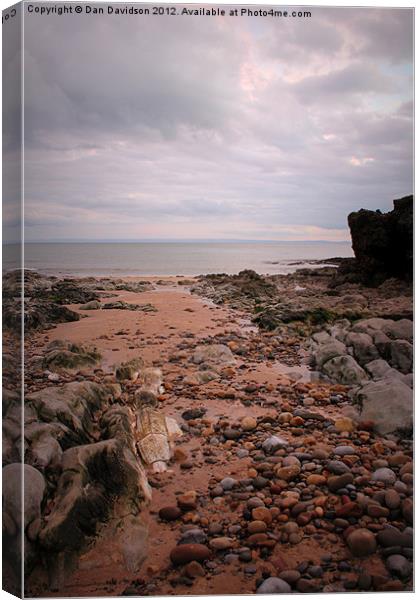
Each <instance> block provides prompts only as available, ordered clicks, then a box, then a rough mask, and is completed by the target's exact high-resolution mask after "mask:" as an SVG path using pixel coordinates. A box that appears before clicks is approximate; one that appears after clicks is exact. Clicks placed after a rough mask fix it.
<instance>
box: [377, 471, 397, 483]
mask: <svg viewBox="0 0 420 600" xmlns="http://www.w3.org/2000/svg"><path fill="white" fill-rule="evenodd" d="M372 481H380V482H382V483H385V484H386V485H393V484H394V483H395V482H396V481H397V476H396V475H395V473H394V471H392V470H391V469H388V468H386V467H383V468H381V469H377V470H376V471H375V472H374V473H373V475H372Z"/></svg>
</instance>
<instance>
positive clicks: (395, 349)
mask: <svg viewBox="0 0 420 600" xmlns="http://www.w3.org/2000/svg"><path fill="white" fill-rule="evenodd" d="M390 348H391V364H392V366H393V367H395V368H396V369H398V370H399V371H401V372H402V373H405V374H407V373H411V372H412V370H413V345H412V344H410V342H407V341H406V340H394V341H392V342H391V345H390Z"/></svg>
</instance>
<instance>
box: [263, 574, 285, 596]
mask: <svg viewBox="0 0 420 600" xmlns="http://www.w3.org/2000/svg"><path fill="white" fill-rule="evenodd" d="M291 591H292V588H291V587H290V585H289V584H288V583H287V581H284V579H280V578H279V577H269V578H268V579H266V580H265V581H263V583H262V584H261V585H260V586H259V587H258V589H257V594H290V592H291Z"/></svg>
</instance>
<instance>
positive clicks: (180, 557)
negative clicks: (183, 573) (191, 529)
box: [170, 544, 211, 566]
mask: <svg viewBox="0 0 420 600" xmlns="http://www.w3.org/2000/svg"><path fill="white" fill-rule="evenodd" d="M210 557H211V550H210V549H209V548H207V546H203V544H181V545H180V546H176V548H174V549H173V550H172V551H171V554H170V559H171V562H172V564H174V565H175V566H178V565H186V564H187V563H189V562H191V561H193V560H194V561H197V562H203V561H205V560H208V559H209V558H210Z"/></svg>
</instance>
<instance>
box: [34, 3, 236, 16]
mask: <svg viewBox="0 0 420 600" xmlns="http://www.w3.org/2000/svg"><path fill="white" fill-rule="evenodd" d="M26 7H27V12H28V13H35V14H38V15H46V16H50V15H60V16H61V15H68V14H80V13H84V14H86V15H105V14H108V15H190V16H193V15H194V16H209V17H219V16H220V17H224V16H225V15H226V11H225V10H224V9H223V8H181V7H179V6H150V7H139V6H133V5H125V6H111V5H108V6H106V7H102V6H92V5H90V4H78V5H73V4H64V5H61V6H57V5H53V6H51V5H48V6H47V5H41V6H40V5H36V4H27V5H26ZM232 12H233V11H231V13H232ZM234 12H235V13H236V14H235V16H237V9H234Z"/></svg>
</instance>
